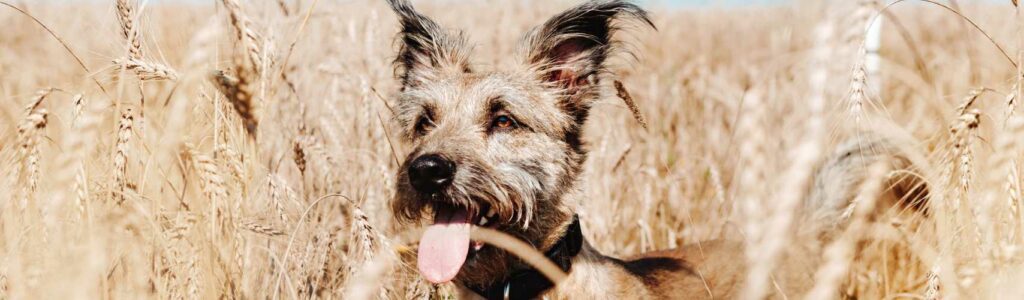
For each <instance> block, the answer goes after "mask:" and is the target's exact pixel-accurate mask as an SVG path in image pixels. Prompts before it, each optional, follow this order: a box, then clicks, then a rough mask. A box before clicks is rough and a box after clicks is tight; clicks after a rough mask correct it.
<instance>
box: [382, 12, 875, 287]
mask: <svg viewBox="0 0 1024 300" xmlns="http://www.w3.org/2000/svg"><path fill="white" fill-rule="evenodd" d="M388 2H389V4H390V5H391V7H392V8H393V9H394V10H395V12H396V13H397V15H398V18H399V22H400V23H401V26H402V30H401V32H400V33H399V39H398V41H399V43H400V50H399V53H398V58H397V59H396V75H397V77H398V78H399V79H400V80H401V83H402V89H401V92H400V93H399V96H398V103H397V105H396V106H395V112H396V116H397V117H396V119H397V123H398V126H399V127H400V128H401V130H400V132H401V136H402V139H401V140H402V141H403V142H404V143H405V144H407V145H409V146H411V149H412V150H411V151H410V153H409V154H408V156H407V157H406V160H405V161H404V162H403V163H402V166H401V167H400V168H399V172H398V174H397V176H398V178H397V180H396V183H397V188H396V190H397V192H396V198H395V200H394V202H393V204H392V210H393V211H394V213H395V216H396V218H397V221H398V222H399V223H400V224H420V223H422V222H423V221H424V219H427V218H428V217H429V216H432V217H433V221H434V222H433V224H432V225H430V226H428V228H427V230H426V231H425V233H424V236H423V238H422V239H421V241H420V244H419V250H418V251H419V253H418V268H419V271H420V273H421V274H422V275H423V276H424V278H426V279H427V280H428V281H430V282H433V283H443V282H449V281H455V282H456V283H457V284H458V286H460V287H462V290H463V291H465V292H466V293H465V294H466V295H467V296H474V295H486V296H487V297H490V298H502V293H503V292H504V293H506V294H505V295H508V294H507V293H509V287H512V286H529V287H530V288H531V291H530V292H529V293H524V292H522V291H521V290H514V291H511V293H512V295H514V296H512V298H533V297H538V296H541V295H543V296H548V297H552V298H572V299H587V298H590V299H626V298H648V299H669V298H673V299H677V298H680V297H687V298H704V297H706V298H730V297H732V296H733V295H736V293H737V292H738V291H739V290H740V289H741V288H742V287H743V280H744V276H745V274H746V271H745V263H746V260H745V257H746V256H745V254H744V250H743V247H742V246H743V245H742V243H740V242H729V241H711V242H705V243H700V244H695V245H690V246H686V247H683V248H681V249H677V250H671V251H661V252H652V253H646V254H644V255H641V256H639V257H636V258H634V259H629V260H620V259H616V258H611V257H608V256H605V255H602V254H601V253H599V252H598V251H597V250H596V249H594V248H593V247H592V246H590V244H589V243H587V242H586V241H585V240H583V238H582V235H581V234H580V233H579V232H578V230H575V231H574V230H570V227H571V226H576V227H578V222H577V221H576V219H575V217H574V212H573V209H574V207H575V205H576V204H577V203H579V202H580V201H581V200H582V199H581V198H582V196H581V195H582V192H581V190H580V188H581V186H582V184H581V182H580V181H581V177H582V176H581V172H582V165H583V163H584V161H585V159H586V154H587V153H586V150H585V147H584V143H583V141H582V139H581V137H582V132H581V131H582V128H583V124H584V123H585V122H586V120H587V116H588V113H589V110H590V107H591V105H592V103H593V102H594V101H596V100H597V98H598V95H599V92H598V90H599V82H600V81H601V78H602V77H603V76H604V75H606V74H605V73H606V72H605V71H606V67H605V59H606V58H607V57H608V56H609V55H610V54H611V53H612V52H613V50H615V47H614V45H615V42H614V40H613V39H612V36H613V34H614V33H615V32H616V31H617V28H618V27H617V24H618V22H620V21H629V20H632V21H635V22H636V23H637V24H646V25H651V26H653V25H652V23H651V22H650V20H649V19H648V16H647V13H646V12H645V11H644V10H642V9H640V8H639V7H637V6H635V5H632V4H629V3H626V2H623V1H620V0H602V1H592V2H587V3H585V4H583V5H580V6H578V7H575V8H572V9H569V10H567V11H565V12H563V13H561V14H559V15H557V16H555V17H553V18H551V19H550V20H548V21H547V22H545V23H544V24H543V25H542V26H540V27H538V28H536V29H535V30H533V31H531V32H530V33H528V34H527V36H526V38H525V39H524V40H523V43H522V46H523V47H522V49H521V50H520V52H519V53H518V54H519V55H517V56H515V57H512V58H513V60H512V61H511V62H508V63H507V64H503V65H502V66H503V68H501V69H495V70H480V69H478V67H477V65H474V64H473V63H472V61H471V59H470V49H471V47H469V46H468V42H467V40H466V39H465V37H464V36H463V35H462V33H461V32H457V31H448V30H443V29H441V27H440V26H438V25H437V24H436V23H435V22H433V21H432V20H430V19H429V18H427V17H425V16H423V15H421V14H419V13H418V12H416V11H415V10H414V9H413V8H412V6H411V5H410V4H409V3H408V2H407V0H388ZM864 146H870V145H864ZM860 149H861V148H860V146H858V147H855V149H853V150H849V151H850V152H849V153H855V154H857V153H860ZM840 158H841V159H845V160H849V159H853V160H855V161H859V160H858V159H862V158H863V156H862V155H860V154H857V155H848V153H843V154H842V155H841V156H840ZM833 165H838V166H844V167H843V168H845V169H842V170H840V171H839V172H819V173H820V174H828V176H830V178H831V177H835V178H839V180H836V182H843V183H844V184H845V183H847V182H849V181H850V180H848V178H845V177H843V176H847V177H848V176H855V175H856V174H854V173H855V172H851V171H854V170H855V169H857V168H856V166H858V165H859V166H860V167H863V166H865V165H867V164H850V163H846V164H833ZM850 166H853V167H850ZM815 188H819V187H817V186H816V187H815ZM821 188H826V189H827V188H830V186H824V187H821ZM472 226H481V227H489V228H493V229H496V230H499V231H502V232H504V233H507V234H510V235H512V236H515V237H518V238H520V239H522V240H524V241H526V242H528V243H530V244H532V245H534V246H536V247H537V248H538V249H540V250H542V251H545V252H548V253H549V258H552V259H553V260H556V261H558V260H562V261H563V264H562V265H561V267H562V268H563V269H564V270H566V271H568V272H569V277H568V279H567V280H565V281H564V282H562V283H560V284H559V285H558V286H557V287H553V286H551V285H545V283H544V282H541V283H538V282H537V281H536V278H526V283H523V282H519V281H517V280H519V279H516V278H520V277H522V276H518V277H517V274H519V275H521V274H523V273H522V272H521V271H523V270H529V269H530V267H529V266H527V265H525V264H524V263H522V262H521V261H520V260H519V259H518V258H516V257H514V256H511V255H509V254H508V253H507V252H505V251H503V250H500V249H497V248H494V247H489V246H485V245H482V244H481V243H478V242H474V241H471V240H470V238H469V236H470V233H469V232H470V228H472ZM570 235H573V236H570ZM567 240H569V241H573V240H579V241H578V242H569V243H567V242H566V241H567ZM567 245H569V246H567ZM790 248H792V249H789V252H787V253H786V254H785V255H784V256H783V258H782V261H781V262H780V263H779V264H778V266H779V268H778V269H777V272H776V273H774V276H773V287H774V289H775V290H776V292H777V293H778V294H785V295H790V296H791V295H799V294H801V293H802V292H804V291H805V290H806V289H808V288H809V287H810V284H811V281H812V276H813V274H814V268H815V266H816V261H815V259H816V258H817V257H819V255H812V254H813V253H815V252H817V251H816V249H814V247H790ZM555 250H558V251H555ZM550 253H555V254H550ZM551 255H554V256H551ZM526 274H532V273H526ZM531 276H532V277H537V276H540V275H539V274H536V275H535V276H534V275H531ZM528 277H530V276H528ZM503 287H504V288H505V290H504V291H503V290H502V288H503ZM517 293H519V294H517Z"/></svg>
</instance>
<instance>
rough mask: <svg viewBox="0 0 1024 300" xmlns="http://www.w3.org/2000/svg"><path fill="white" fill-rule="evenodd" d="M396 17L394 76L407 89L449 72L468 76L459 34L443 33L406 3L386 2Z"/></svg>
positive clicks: (405, 0) (404, 0)
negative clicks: (397, 46)
mask: <svg viewBox="0 0 1024 300" xmlns="http://www.w3.org/2000/svg"><path fill="white" fill-rule="evenodd" d="M387 2H388V4H389V5H391V9H392V10H394V11H395V14H396V15H397V16H398V21H399V23H400V24H401V25H402V30H401V31H400V32H399V33H398V43H399V50H398V57H396V58H395V62H394V64H395V76H396V77H398V78H399V79H401V81H402V88H403V89H406V88H409V87H413V86H416V85H419V84H421V83H423V82H427V81H430V80H431V79H435V78H437V77H439V76H441V75H443V74H446V73H449V72H458V73H468V72H469V71H470V69H469V55H468V54H469V53H468V52H469V49H468V47H467V46H466V38H465V36H464V34H463V33H462V32H460V31H446V30H444V29H442V28H441V26H438V25H437V23H435V22H434V21H433V20H431V19H430V18H427V17H426V16H424V15H422V14H420V13H419V12H417V11H416V10H415V9H413V7H412V4H410V3H409V0H387Z"/></svg>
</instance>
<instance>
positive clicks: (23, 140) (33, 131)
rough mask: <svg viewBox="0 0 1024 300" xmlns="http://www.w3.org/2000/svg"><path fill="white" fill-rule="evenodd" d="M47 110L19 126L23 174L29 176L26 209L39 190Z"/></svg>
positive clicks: (25, 187) (23, 197)
mask: <svg viewBox="0 0 1024 300" xmlns="http://www.w3.org/2000/svg"><path fill="white" fill-rule="evenodd" d="M47 116H48V113H47V111H46V109H42V108H37V109H35V110H33V112H32V113H31V114H29V115H28V117H26V118H25V120H23V121H22V122H21V124H20V125H18V141H19V145H20V146H19V148H20V153H21V155H20V160H21V161H22V162H23V165H22V167H21V168H22V169H23V170H24V171H23V173H24V174H25V176H27V179H26V183H25V186H24V190H23V191H22V193H23V196H22V199H21V207H23V208H24V207H25V206H26V205H27V204H28V203H29V201H30V200H31V199H33V198H34V197H35V193H36V190H37V189H38V188H39V172H40V169H39V160H40V154H39V152H40V151H39V140H40V136H41V135H42V132H43V130H45V129H46V119H47Z"/></svg>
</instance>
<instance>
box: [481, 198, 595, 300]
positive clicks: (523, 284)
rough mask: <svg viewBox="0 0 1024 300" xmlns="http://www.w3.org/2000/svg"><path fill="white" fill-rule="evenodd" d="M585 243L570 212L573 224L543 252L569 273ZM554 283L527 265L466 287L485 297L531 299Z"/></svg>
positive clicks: (577, 223)
mask: <svg viewBox="0 0 1024 300" xmlns="http://www.w3.org/2000/svg"><path fill="white" fill-rule="evenodd" d="M585 243H586V241H584V238H583V231H582V229H581V228H580V220H579V217H578V216H576V215H573V218H572V223H570V224H569V226H568V227H567V228H566V229H565V232H564V233H562V234H561V238H559V239H558V241H557V242H555V244H554V245H553V246H551V248H550V249H548V250H547V251H546V252H545V253H544V255H545V256H546V257H547V258H548V259H549V260H551V261H552V262H554V263H555V264H556V265H558V267H559V268H561V269H562V270H563V271H566V272H569V273H571V270H572V264H573V262H574V261H575V260H576V257H577V256H578V255H579V254H580V251H581V250H582V249H583V247H584V244H585ZM554 286H555V285H554V283H553V282H551V280H549V279H548V278H547V277H545V276H544V275H543V274H542V273H541V272H540V271H538V270H536V269H534V268H532V267H526V268H523V269H519V270H515V271H513V272H512V273H511V274H510V275H509V276H508V277H507V278H506V279H505V280H502V281H498V282H495V283H493V284H491V285H489V286H484V287H478V286H467V288H469V289H470V290H472V291H473V292H475V293H477V294H478V295H481V296H483V297H484V298H487V299H534V298H537V297H539V296H541V295H543V294H544V293H546V292H547V291H548V290H550V289H551V288H552V287H554Z"/></svg>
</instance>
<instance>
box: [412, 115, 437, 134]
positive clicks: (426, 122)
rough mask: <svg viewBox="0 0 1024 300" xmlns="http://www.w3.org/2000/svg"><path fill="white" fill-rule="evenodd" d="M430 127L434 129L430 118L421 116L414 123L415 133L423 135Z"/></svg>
mask: <svg viewBox="0 0 1024 300" xmlns="http://www.w3.org/2000/svg"><path fill="white" fill-rule="evenodd" d="M431 127H434V121H433V120H431V119H430V117H427V116H422V117H420V119H419V120H418V121H416V132H417V133H420V134H423V133H426V132H427V130H429V129H430V128H431Z"/></svg>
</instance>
